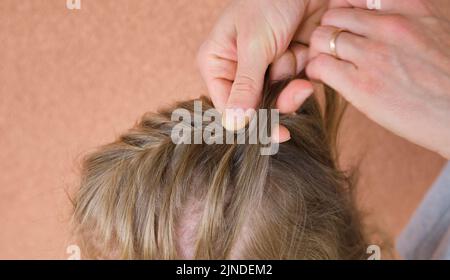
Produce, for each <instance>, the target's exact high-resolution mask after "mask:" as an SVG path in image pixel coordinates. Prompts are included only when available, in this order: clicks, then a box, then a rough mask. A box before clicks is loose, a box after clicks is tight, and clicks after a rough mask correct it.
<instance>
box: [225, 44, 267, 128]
mask: <svg viewBox="0 0 450 280" xmlns="http://www.w3.org/2000/svg"><path fill="white" fill-rule="evenodd" d="M256 47H257V48H259V51H258V50H255V48H256ZM256 47H255V48H253V49H254V50H255V51H252V48H251V47H250V48H246V49H245V50H243V51H239V50H238V63H237V69H236V76H235V79H234V82H233V85H232V87H231V93H230V95H229V97H228V101H227V105H226V112H225V114H226V113H227V112H230V111H233V110H234V111H240V112H246V111H248V110H249V109H256V108H257V107H258V105H259V103H260V102H261V98H262V90H263V84H264V77H265V73H266V70H267V67H268V66H269V63H268V62H267V59H264V56H263V55H260V53H261V51H260V50H261V46H256ZM245 120H247V121H248V118H245ZM245 125H246V124H241V125H238V126H239V127H241V126H245ZM225 128H227V129H228V128H229V129H230V130H232V129H231V127H228V125H226V123H225Z"/></svg>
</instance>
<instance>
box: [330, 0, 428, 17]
mask: <svg viewBox="0 0 450 280" xmlns="http://www.w3.org/2000/svg"><path fill="white" fill-rule="evenodd" d="M423 2H424V1H423V0H407V1H406V0H331V1H330V8H361V9H368V10H379V11H382V12H387V13H400V14H409V15H422V14H424V13H425V12H426V9H425V4H424V3H423ZM425 2H426V1H425Z"/></svg>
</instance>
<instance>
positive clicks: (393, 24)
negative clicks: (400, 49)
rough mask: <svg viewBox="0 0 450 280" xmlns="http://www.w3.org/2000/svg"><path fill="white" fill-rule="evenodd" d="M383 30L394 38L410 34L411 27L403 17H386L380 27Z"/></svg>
mask: <svg viewBox="0 0 450 280" xmlns="http://www.w3.org/2000/svg"><path fill="white" fill-rule="evenodd" d="M382 28H383V29H384V30H387V31H389V32H390V33H391V34H392V35H393V36H394V37H397V38H398V37H400V36H403V35H408V34H411V33H412V31H413V27H412V25H411V22H410V21H409V20H408V19H407V18H405V17H403V16H390V17H387V18H386V19H385V21H384V24H383V26H382Z"/></svg>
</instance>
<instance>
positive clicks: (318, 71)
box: [307, 0, 450, 159]
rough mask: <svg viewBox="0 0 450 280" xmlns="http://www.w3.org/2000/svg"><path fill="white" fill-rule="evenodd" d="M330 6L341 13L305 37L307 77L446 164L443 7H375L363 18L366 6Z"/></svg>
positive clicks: (447, 64) (448, 105)
mask: <svg viewBox="0 0 450 280" xmlns="http://www.w3.org/2000/svg"><path fill="white" fill-rule="evenodd" d="M331 5H332V6H333V5H334V6H335V7H340V8H337V9H331V10H329V11H328V12H327V13H326V14H325V15H324V17H323V19H322V26H320V27H318V28H317V29H316V30H315V31H314V33H313V35H312V38H311V55H312V57H313V58H312V60H311V61H310V63H309V64H308V66H307V74H308V76H309V77H310V78H313V79H317V80H321V81H323V82H324V83H326V84H328V85H330V86H331V87H333V88H334V89H336V90H337V91H339V92H340V93H341V94H342V95H343V96H344V98H345V99H347V100H348V101H349V102H350V103H352V104H353V105H354V106H355V107H356V108H358V109H359V110H360V111H362V112H363V113H365V114H366V115H367V116H368V117H370V118H371V119H372V120H374V121H376V122H377V123H379V124H380V125H382V126H384V127H386V128H387V129H389V130H391V131H393V132H394V133H396V134H398V135H400V136H402V137H405V138H406V139H408V140H410V141H412V142H414V143H416V144H419V145H421V146H424V147H426V148H429V149H431V150H433V151H436V152H438V153H440V154H441V155H443V156H444V157H446V158H449V159H450V1H442V0H427V1H421V0H408V1H398V0H381V11H369V10H366V8H367V6H366V5H367V1H366V0H337V1H336V0H335V1H332V3H331ZM353 7H356V9H355V8H353ZM357 8H360V9H357ZM338 28H339V29H345V30H346V31H348V32H344V33H341V34H340V35H339V37H338V38H337V41H336V45H337V54H338V57H339V58H340V59H337V58H335V57H334V56H332V55H331V52H330V40H331V38H332V36H333V33H334V32H335V31H336V29H338ZM380 144H382V143H380Z"/></svg>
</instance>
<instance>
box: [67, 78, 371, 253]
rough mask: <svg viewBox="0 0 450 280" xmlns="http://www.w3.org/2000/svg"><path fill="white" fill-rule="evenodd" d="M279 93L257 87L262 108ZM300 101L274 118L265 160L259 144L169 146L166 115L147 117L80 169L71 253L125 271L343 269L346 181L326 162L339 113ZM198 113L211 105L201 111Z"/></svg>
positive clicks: (352, 218) (354, 246)
mask: <svg viewBox="0 0 450 280" xmlns="http://www.w3.org/2000/svg"><path fill="white" fill-rule="evenodd" d="M287 82H288V81H283V82H279V83H276V84H273V85H270V86H269V85H266V89H265V92H264V97H265V98H264V101H263V104H262V107H264V108H268V107H270V106H271V105H272V104H273V103H274V102H273V100H275V98H276V96H277V95H278V93H279V92H280V91H281V89H282V88H283V87H284V86H285V85H286V83H287ZM325 96H326V98H325V101H326V105H325V106H324V108H325V109H324V110H321V108H320V106H319V105H318V102H317V101H316V99H315V98H314V97H311V98H310V99H308V100H307V102H306V103H305V104H304V105H303V106H302V108H301V109H300V110H299V111H298V112H297V114H295V115H283V116H281V117H280V124H282V125H284V126H285V127H287V128H288V129H289V131H290V133H291V140H290V141H288V142H286V143H283V144H280V146H279V151H278V153H277V154H275V155H272V156H267V155H261V153H260V145H259V144H256V145H255V144H243V145H239V144H231V145H230V144H213V145H208V144H205V143H204V144H178V145H176V144H174V143H173V141H172V138H171V131H172V128H173V127H174V126H175V125H176V124H177V122H176V121H171V113H172V111H173V110H174V109H176V108H185V109H187V110H188V111H189V112H191V113H193V111H194V108H193V107H194V106H193V102H194V101H193V100H192V101H187V102H182V103H179V104H177V105H176V106H175V107H174V108H171V109H169V110H165V111H162V112H160V113H158V114H147V115H145V116H144V117H143V118H142V120H141V121H140V122H139V123H138V124H137V125H136V126H135V127H134V128H133V129H131V130H130V131H129V132H127V133H125V134H123V135H122V136H121V137H120V138H119V139H118V140H117V141H116V142H114V143H111V144H109V145H106V146H103V147H101V148H100V149H99V150H98V151H97V152H95V153H93V154H91V155H89V156H88V157H87V158H86V160H85V161H84V165H83V173H82V180H81V188H80V189H79V190H78V193H77V195H76V197H75V209H74V222H75V226H76V229H77V234H78V235H79V238H80V241H81V242H82V243H81V244H82V245H83V246H82V250H83V251H82V253H84V256H85V257H92V258H97V257H98V258H127V259H174V258H200V259H225V258H237V259H350V258H361V257H362V256H364V253H365V244H364V240H363V237H362V234H361V230H360V227H359V223H358V219H357V217H356V215H355V209H354V206H353V203H352V199H351V195H350V188H351V186H350V181H349V180H348V178H347V177H346V176H345V175H344V174H343V173H342V172H341V171H340V170H339V169H338V168H337V166H336V162H335V156H334V154H335V153H334V151H335V149H334V145H335V141H334V139H335V136H336V131H337V129H336V128H337V123H338V120H339V115H340V114H339V112H338V111H339V109H338V107H339V106H338V104H337V99H336V98H335V97H334V96H335V95H334V93H332V92H329V91H327V92H326V94H325ZM201 100H202V102H203V103H202V104H203V110H208V109H211V108H212V105H211V102H210V101H209V100H207V99H206V98H203V99H201ZM203 125H204V126H206V125H207V124H203Z"/></svg>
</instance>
